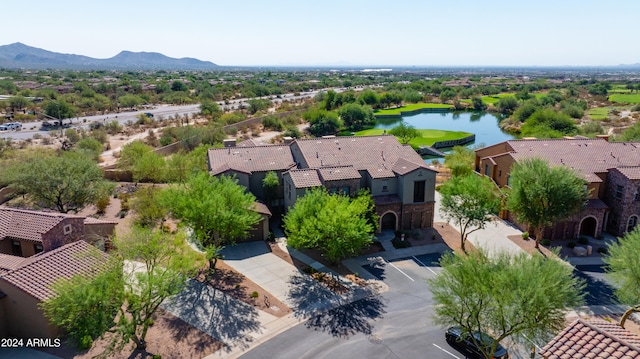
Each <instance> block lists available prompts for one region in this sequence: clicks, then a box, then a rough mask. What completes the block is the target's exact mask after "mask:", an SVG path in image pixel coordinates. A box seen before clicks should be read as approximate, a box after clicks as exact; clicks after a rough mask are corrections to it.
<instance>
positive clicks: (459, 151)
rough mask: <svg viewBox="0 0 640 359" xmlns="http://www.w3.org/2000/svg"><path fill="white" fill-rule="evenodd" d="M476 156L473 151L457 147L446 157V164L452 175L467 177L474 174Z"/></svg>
mask: <svg viewBox="0 0 640 359" xmlns="http://www.w3.org/2000/svg"><path fill="white" fill-rule="evenodd" d="M475 158H476V154H475V152H473V150H471V149H469V148H467V147H464V146H455V147H453V149H451V151H450V152H449V153H448V154H447V155H446V156H444V164H445V166H447V167H449V169H450V170H451V175H452V176H453V177H456V176H466V175H468V174H471V172H473V163H474V161H475Z"/></svg>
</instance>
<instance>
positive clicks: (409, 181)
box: [398, 169, 436, 203]
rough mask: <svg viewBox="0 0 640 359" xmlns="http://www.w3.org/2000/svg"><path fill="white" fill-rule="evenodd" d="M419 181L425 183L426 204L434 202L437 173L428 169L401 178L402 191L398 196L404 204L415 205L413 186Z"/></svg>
mask: <svg viewBox="0 0 640 359" xmlns="http://www.w3.org/2000/svg"><path fill="white" fill-rule="evenodd" d="M417 181H425V186H424V193H425V199H424V202H432V201H434V197H435V193H434V192H435V186H436V173H435V172H434V171H430V170H426V169H418V170H415V171H413V172H410V173H407V174H405V175H404V176H402V177H400V180H399V182H400V183H401V186H400V187H401V191H399V192H398V195H399V196H400V198H401V199H402V203H413V184H414V182H417Z"/></svg>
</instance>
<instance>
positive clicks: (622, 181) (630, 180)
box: [475, 138, 640, 239]
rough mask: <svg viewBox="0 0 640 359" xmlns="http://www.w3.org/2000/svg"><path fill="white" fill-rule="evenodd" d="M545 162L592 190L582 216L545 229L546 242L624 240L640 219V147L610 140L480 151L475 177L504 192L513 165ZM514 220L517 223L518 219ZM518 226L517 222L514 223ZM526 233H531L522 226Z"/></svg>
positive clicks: (509, 144) (532, 142) (530, 142)
mask: <svg viewBox="0 0 640 359" xmlns="http://www.w3.org/2000/svg"><path fill="white" fill-rule="evenodd" d="M527 158H542V159H544V160H546V161H547V162H549V164H550V165H551V166H567V167H569V168H571V169H573V170H575V171H576V172H577V173H578V175H580V176H582V178H584V179H585V180H586V181H587V183H588V185H587V188H588V190H590V196H589V201H588V203H587V205H586V207H585V208H584V209H583V210H582V212H580V213H578V214H576V215H574V216H572V217H571V218H567V219H566V220H565V221H563V222H560V223H557V224H556V225H555V226H553V227H550V228H546V229H545V234H544V238H550V239H574V238H576V237H578V236H579V235H589V236H592V237H598V236H600V234H601V232H602V231H606V232H610V233H613V234H615V235H624V234H625V233H626V232H629V231H631V230H632V229H633V228H635V227H636V226H637V225H638V219H639V217H640V143H629V142H608V141H607V139H606V138H596V139H590V138H565V139H551V140H537V139H526V140H510V141H505V142H501V143H498V144H495V145H492V146H488V147H485V148H481V149H479V150H476V159H475V170H476V172H478V173H480V174H482V175H485V176H487V177H489V178H491V179H492V180H493V181H494V182H495V183H496V184H497V185H499V186H500V187H508V186H509V184H510V172H511V167H512V166H513V164H514V163H516V162H519V161H521V160H523V159H527ZM509 219H510V220H512V221H514V218H513V216H510V218H509ZM514 222H515V221H514ZM520 227H521V229H523V230H528V228H526V226H524V225H523V224H520Z"/></svg>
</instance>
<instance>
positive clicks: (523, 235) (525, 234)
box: [522, 232, 529, 241]
mask: <svg viewBox="0 0 640 359" xmlns="http://www.w3.org/2000/svg"><path fill="white" fill-rule="evenodd" d="M522 239H524V240H525V241H526V240H529V232H522Z"/></svg>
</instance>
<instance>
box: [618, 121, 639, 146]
mask: <svg viewBox="0 0 640 359" xmlns="http://www.w3.org/2000/svg"><path fill="white" fill-rule="evenodd" d="M620 141H625V142H631V141H636V142H638V141H640V122H638V123H636V124H635V125H633V126H631V127H629V128H627V129H625V130H624V131H622V134H620Z"/></svg>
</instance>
